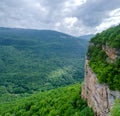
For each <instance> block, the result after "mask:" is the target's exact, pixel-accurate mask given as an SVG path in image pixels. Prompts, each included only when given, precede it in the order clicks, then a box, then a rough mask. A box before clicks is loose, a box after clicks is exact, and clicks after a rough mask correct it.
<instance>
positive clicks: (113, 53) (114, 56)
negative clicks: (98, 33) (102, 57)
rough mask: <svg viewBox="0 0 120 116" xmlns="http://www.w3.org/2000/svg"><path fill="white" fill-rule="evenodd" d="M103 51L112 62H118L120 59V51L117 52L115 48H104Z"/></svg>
mask: <svg viewBox="0 0 120 116" xmlns="http://www.w3.org/2000/svg"><path fill="white" fill-rule="evenodd" d="M102 49H103V50H104V51H105V52H106V54H107V56H108V57H109V58H110V59H111V60H113V61H114V60H116V59H117V58H118V54H119V51H118V50H116V49H115V48H110V47H109V46H107V45H106V46H102Z"/></svg>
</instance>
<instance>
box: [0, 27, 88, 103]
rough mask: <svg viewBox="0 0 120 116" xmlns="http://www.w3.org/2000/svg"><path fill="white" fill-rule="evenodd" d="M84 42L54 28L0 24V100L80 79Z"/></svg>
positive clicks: (82, 67) (71, 82) (82, 68)
mask: <svg viewBox="0 0 120 116" xmlns="http://www.w3.org/2000/svg"><path fill="white" fill-rule="evenodd" d="M86 43H87V41H84V40H82V41H81V39H77V38H75V37H72V36H69V35H66V34H63V33H59V32H55V31H47V30H46V31H45V30H43V31H42V30H41V31H39V30H27V29H26V30H24V29H9V28H0V93H1V94H0V102H3V101H4V100H3V96H11V97H16V96H18V95H19V94H20V95H23V94H32V93H34V92H36V91H45V90H49V89H53V88H56V87H60V86H65V85H69V84H73V83H76V82H80V81H81V80H82V79H83V76H84V56H85V51H86V46H87V44H86ZM11 97H10V98H8V99H7V101H9V100H11ZM5 101H6V100H5Z"/></svg>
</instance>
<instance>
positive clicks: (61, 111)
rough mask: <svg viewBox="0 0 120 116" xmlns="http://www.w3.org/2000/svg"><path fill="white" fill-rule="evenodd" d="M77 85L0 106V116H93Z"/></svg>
mask: <svg viewBox="0 0 120 116" xmlns="http://www.w3.org/2000/svg"><path fill="white" fill-rule="evenodd" d="M80 93H81V86H80V85H79V84H75V85H71V86H67V87H62V88H59V89H54V90H49V91H47V92H41V93H38V94H34V95H32V96H30V97H28V98H25V99H19V100H17V101H14V102H11V103H9V104H8V103H7V104H6V103H5V104H2V105H1V104H0V115H2V116H8V115H9V116H12V115H15V116H58V115H59V116H83V115H84V116H93V111H92V110H91V109H90V108H89V107H87V104H86V102H85V101H84V100H82V98H81V96H80Z"/></svg>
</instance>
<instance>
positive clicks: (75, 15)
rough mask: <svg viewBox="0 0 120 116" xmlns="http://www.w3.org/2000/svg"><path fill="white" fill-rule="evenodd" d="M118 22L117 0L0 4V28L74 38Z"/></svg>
mask: <svg viewBox="0 0 120 116" xmlns="http://www.w3.org/2000/svg"><path fill="white" fill-rule="evenodd" d="M119 23H120V0H3V1H0V26H1V27H18V28H31V29H52V30H57V31H61V32H64V33H68V34H71V35H75V36H78V35H84V34H91V33H96V32H101V31H102V30H104V29H107V28H108V27H110V26H113V25H117V24H119Z"/></svg>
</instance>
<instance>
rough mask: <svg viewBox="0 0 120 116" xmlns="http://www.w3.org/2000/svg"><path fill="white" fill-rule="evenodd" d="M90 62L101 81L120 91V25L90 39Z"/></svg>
mask: <svg viewBox="0 0 120 116" xmlns="http://www.w3.org/2000/svg"><path fill="white" fill-rule="evenodd" d="M88 59H89V64H90V66H91V67H92V69H93V71H94V72H95V73H96V74H97V77H98V80H99V82H100V83H107V84H108V85H109V88H110V89H112V90H119V91H120V25H118V26H115V27H111V28H110V29H108V30H106V31H103V32H102V33H100V34H97V35H96V36H95V37H93V38H92V39H91V41H90V45H89V49H88Z"/></svg>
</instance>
